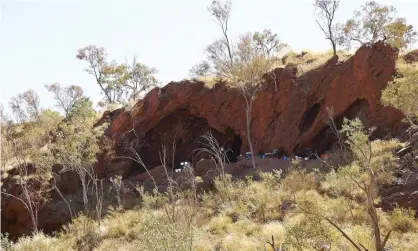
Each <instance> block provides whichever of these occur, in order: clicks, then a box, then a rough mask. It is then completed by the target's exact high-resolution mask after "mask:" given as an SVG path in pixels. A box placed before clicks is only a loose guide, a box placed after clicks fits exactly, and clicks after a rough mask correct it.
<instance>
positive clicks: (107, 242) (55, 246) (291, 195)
mask: <svg viewBox="0 0 418 251" xmlns="http://www.w3.org/2000/svg"><path fill="white" fill-rule="evenodd" d="M342 133H345V135H346V139H347V142H348V144H349V146H350V149H351V151H352V152H353V154H354V159H353V162H352V163H350V164H348V165H345V166H341V167H339V168H338V169H337V170H336V171H332V172H330V173H321V172H319V171H313V172H307V171H306V170H303V169H300V168H298V167H297V166H298V165H297V163H294V169H293V170H292V171H291V172H290V173H288V174H287V175H283V174H282V173H281V172H278V171H275V172H273V173H259V174H258V175H257V177H247V178H246V179H245V180H233V179H232V178H231V176H229V175H220V176H219V177H218V178H216V179H215V183H214V189H213V190H211V191H207V192H204V193H200V194H198V193H196V189H197V188H196V186H189V187H190V189H186V190H180V189H174V190H173V189H170V188H169V189H168V190H167V192H157V190H153V191H148V192H147V191H144V190H143V189H142V188H138V191H139V192H140V197H139V198H138V205H137V206H136V207H135V208H134V209H131V210H123V208H120V209H119V210H116V209H113V210H110V213H109V214H108V215H107V216H105V217H104V218H103V219H102V220H100V221H96V220H93V219H91V218H89V217H86V216H85V215H80V216H78V217H77V218H75V219H73V221H72V223H71V224H69V225H68V226H66V227H65V228H64V230H63V231H62V232H60V233H57V234H56V235H55V236H45V235H44V234H42V233H39V232H38V233H35V234H34V235H33V236H28V237H24V238H21V239H19V241H17V242H16V243H7V242H4V241H3V245H5V247H6V246H7V249H8V250H282V249H280V248H283V250H384V249H383V248H384V247H388V248H390V249H391V250H413V249H412V248H413V247H416V246H417V245H418V243H417V241H416V240H417V239H418V234H417V230H418V221H417V220H416V219H415V218H414V213H415V212H414V211H412V210H409V209H403V208H396V209H395V210H393V211H392V212H383V211H381V210H380V209H379V208H378V203H379V200H378V195H377V190H378V189H379V187H381V186H382V185H384V184H386V183H388V182H391V181H392V180H393V171H394V170H395V167H396V158H395V156H394V155H393V149H395V148H397V147H399V146H400V145H401V143H399V142H398V141H396V140H391V141H381V140H376V141H372V142H369V140H368V137H367V134H366V133H365V131H364V128H363V127H362V124H361V122H360V121H359V120H355V121H346V122H345V124H344V126H343V129H342ZM193 177H194V176H193ZM189 180H191V182H192V183H194V184H196V183H195V182H197V180H198V177H195V178H193V180H192V179H189ZM171 188H175V187H171ZM378 235H379V238H377V237H376V236H378ZM3 240H5V239H3ZM273 243H274V244H273ZM330 248H331V249H330Z"/></svg>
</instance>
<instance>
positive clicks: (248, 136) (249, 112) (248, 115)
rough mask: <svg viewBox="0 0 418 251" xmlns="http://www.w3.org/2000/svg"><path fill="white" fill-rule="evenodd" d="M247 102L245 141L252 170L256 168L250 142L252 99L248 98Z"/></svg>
mask: <svg viewBox="0 0 418 251" xmlns="http://www.w3.org/2000/svg"><path fill="white" fill-rule="evenodd" d="M245 100H246V101H247V110H246V115H247V116H246V117H247V140H248V146H249V147H250V152H251V161H252V165H253V168H255V167H256V165H255V156H254V148H253V143H252V142H251V111H252V106H253V99H252V97H250V101H248V98H245Z"/></svg>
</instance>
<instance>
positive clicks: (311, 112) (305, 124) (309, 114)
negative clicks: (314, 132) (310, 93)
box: [299, 103, 321, 133]
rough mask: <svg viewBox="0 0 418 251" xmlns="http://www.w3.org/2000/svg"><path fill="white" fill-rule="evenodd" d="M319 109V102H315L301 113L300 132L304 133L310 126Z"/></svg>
mask: <svg viewBox="0 0 418 251" xmlns="http://www.w3.org/2000/svg"><path fill="white" fill-rule="evenodd" d="M320 110H321V105H320V104H319V103H315V104H314V105H313V106H311V107H310V108H309V109H308V110H307V111H306V112H305V113H304V114H303V117H302V120H301V123H300V124H299V131H300V133H304V132H306V131H308V130H309V129H310V128H311V127H312V125H313V124H314V122H315V120H316V117H317V116H318V114H319V111H320Z"/></svg>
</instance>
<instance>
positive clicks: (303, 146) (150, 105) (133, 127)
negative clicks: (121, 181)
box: [98, 43, 404, 174]
mask: <svg viewBox="0 0 418 251" xmlns="http://www.w3.org/2000/svg"><path fill="white" fill-rule="evenodd" d="M397 53H398V52H397V51H396V50H394V49H393V48H391V47H390V46H388V45H385V44H383V43H377V44H375V45H373V46H364V47H362V48H360V49H359V50H358V51H357V52H356V54H355V55H354V56H353V57H351V58H350V59H349V60H347V61H346V62H339V61H338V58H337V57H334V58H332V59H330V60H329V61H328V62H327V63H326V64H325V65H323V66H322V67H320V68H318V69H315V70H313V71H310V72H308V73H306V74H303V75H302V76H300V77H297V76H296V75H295V74H296V73H295V69H293V70H292V69H283V68H280V69H276V70H275V71H274V75H275V79H269V81H268V83H267V84H266V85H265V86H264V87H263V89H262V90H261V92H260V93H259V95H258V96H257V99H256V100H255V102H254V105H253V110H252V128H251V137H252V140H253V144H254V149H255V152H256V153H257V152H260V151H271V150H272V149H274V148H283V149H284V150H285V151H286V152H288V153H297V154H303V153H304V152H305V151H306V150H307V149H312V150H316V151H318V152H322V151H324V150H326V149H327V148H329V147H330V145H331V144H332V142H333V139H332V138H331V137H328V136H327V133H326V131H327V130H326V129H327V128H326V127H325V121H326V120H328V118H329V113H328V111H327V108H333V112H334V116H335V118H336V120H337V122H338V121H341V120H342V118H343V117H347V118H355V117H360V118H362V120H363V121H364V123H365V124H366V125H367V126H376V127H377V130H376V133H375V136H383V135H389V136H390V135H397V134H398V133H400V132H401V131H402V130H401V129H402V128H403V126H404V125H403V124H402V123H401V122H400V121H401V118H402V114H401V113H400V112H399V111H397V110H396V109H393V108H390V107H383V106H382V104H381V103H380V97H381V92H382V90H383V89H384V88H385V87H386V86H387V83H388V81H390V80H391V79H392V77H393V75H394V74H395V61H396V58H397ZM275 85H277V91H275ZM109 117H113V119H112V120H111V124H110V126H109V128H108V130H107V133H106V134H107V135H108V136H110V137H112V138H113V139H114V140H115V142H116V151H117V153H118V154H119V155H127V154H128V155H129V153H128V152H126V151H124V150H123V147H121V146H122V145H133V144H134V143H135V144H137V145H138V142H142V146H143V147H142V148H141V150H140V153H141V156H143V160H144V162H145V164H147V165H148V166H150V167H152V166H157V165H159V164H160V160H159V156H158V152H160V151H161V143H164V142H166V143H167V144H169V145H170V146H171V144H172V143H173V142H176V152H175V159H176V160H178V161H183V160H192V158H193V147H195V146H196V142H197V140H198V137H199V136H201V135H202V134H203V133H205V132H208V131H209V130H210V131H212V132H217V133H218V134H219V135H221V138H222V139H223V141H222V142H227V143H225V146H226V147H231V146H232V147H234V148H235V152H236V153H238V152H241V153H243V152H245V151H247V150H248V144H247V140H246V134H245V132H246V123H245V101H244V99H243V97H242V96H241V95H240V93H239V92H238V91H237V90H236V89H233V88H229V87H227V86H226V85H225V84H222V83H219V84H217V85H215V86H214V87H213V88H212V89H209V88H207V87H205V86H204V83H202V82H190V81H183V82H179V83H175V82H171V83H169V84H168V85H166V86H165V87H163V88H161V89H160V88H156V89H154V90H152V91H151V92H150V93H149V94H148V95H147V96H146V97H145V98H144V99H143V100H141V101H139V102H138V103H137V104H136V106H135V107H134V108H133V109H132V110H131V111H118V115H115V116H113V115H112V116H110V115H109ZM138 149H139V148H138ZM168 155H169V156H171V153H170V154H168ZM136 167H139V166H138V165H136V164H135V163H132V161H130V162H127V161H125V162H124V163H122V164H121V163H120V162H119V161H118V160H116V161H114V162H113V163H112V164H110V165H109V164H107V165H99V166H98V170H99V171H102V172H104V171H105V169H107V170H110V172H119V173H121V170H120V168H122V170H123V172H122V173H125V174H128V173H129V172H130V171H131V170H130V169H132V168H133V169H132V171H134V170H136Z"/></svg>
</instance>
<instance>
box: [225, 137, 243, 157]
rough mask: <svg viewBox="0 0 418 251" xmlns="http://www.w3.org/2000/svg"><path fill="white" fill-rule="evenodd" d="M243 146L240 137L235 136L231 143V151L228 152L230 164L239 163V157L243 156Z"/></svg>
mask: <svg viewBox="0 0 418 251" xmlns="http://www.w3.org/2000/svg"><path fill="white" fill-rule="evenodd" d="M241 145H242V139H241V137H240V136H239V135H236V134H234V136H233V140H232V142H231V143H230V147H229V149H230V150H231V151H228V160H229V161H230V162H237V160H238V159H237V158H238V156H239V155H240V154H241Z"/></svg>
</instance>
